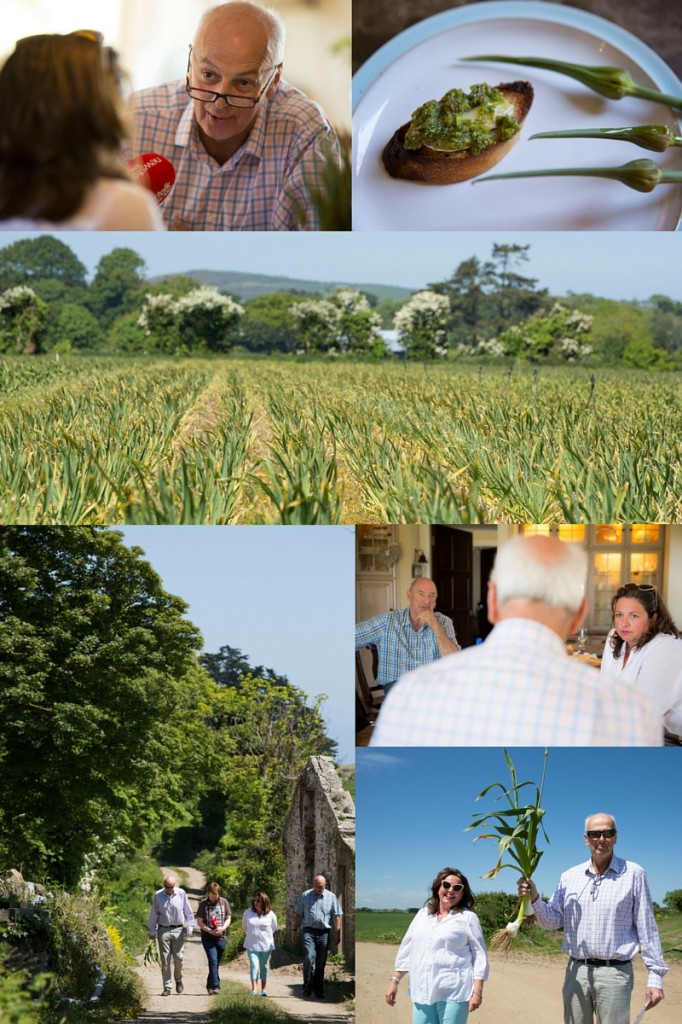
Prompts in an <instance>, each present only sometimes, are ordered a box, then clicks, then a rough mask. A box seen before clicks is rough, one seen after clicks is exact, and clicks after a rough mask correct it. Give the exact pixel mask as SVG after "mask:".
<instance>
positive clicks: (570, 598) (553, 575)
mask: <svg viewBox="0 0 682 1024" xmlns="http://www.w3.org/2000/svg"><path fill="white" fill-rule="evenodd" d="M532 540H533V538H531V537H524V536H522V535H521V534H518V535H517V536H515V537H512V538H511V540H509V541H507V543H506V544H504V545H503V547H501V548H500V549H499V551H498V552H497V555H496V556H495V565H494V567H493V571H492V573H491V574H490V579H491V580H492V581H493V583H494V584H495V588H496V590H497V603H498V606H499V607H502V606H503V605H504V604H505V603H506V602H507V601H510V600H511V599H512V598H515V597H518V598H525V599H526V600H529V601H542V602H543V603H544V604H547V605H549V606H550V607H552V608H563V609H565V610H566V611H567V612H570V613H571V615H575V614H576V612H577V611H578V610H579V608H580V605H581V603H582V600H583V597H584V596H585V582H586V580H587V568H588V561H587V552H586V551H585V550H584V549H583V548H582V547H580V545H578V544H561V545H560V546H559V544H557V555H558V557H556V558H552V559H547V560H546V559H543V558H542V557H538V553H539V552H538V553H536V551H535V549H534V544H533V543H532Z"/></svg>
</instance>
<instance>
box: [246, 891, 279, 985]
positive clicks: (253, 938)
mask: <svg viewBox="0 0 682 1024" xmlns="http://www.w3.org/2000/svg"><path fill="white" fill-rule="evenodd" d="M242 927H243V929H244V948H245V949H246V951H247V953H248V954H249V973H250V975H251V995H252V996H257V995H258V979H259V977H260V994H261V995H262V996H267V992H266V991H265V986H266V985H267V983H268V961H269V960H270V954H271V953H272V951H273V949H274V948H275V932H276V931H277V918H276V917H275V912H274V911H273V910H270V897H269V896H268V894H267V893H266V892H257V893H256V895H255V896H254V898H253V900H252V901H251V906H250V907H249V908H248V909H247V910H245V911H244V914H243V916H242Z"/></svg>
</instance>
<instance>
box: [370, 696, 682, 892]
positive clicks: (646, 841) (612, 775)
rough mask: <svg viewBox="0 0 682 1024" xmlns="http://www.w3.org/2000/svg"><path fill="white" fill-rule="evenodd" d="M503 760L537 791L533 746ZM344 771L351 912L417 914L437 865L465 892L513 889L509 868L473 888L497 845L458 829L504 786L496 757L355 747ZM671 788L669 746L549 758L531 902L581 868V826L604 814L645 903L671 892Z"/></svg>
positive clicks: (674, 762) (674, 800) (538, 759)
mask: <svg viewBox="0 0 682 1024" xmlns="http://www.w3.org/2000/svg"><path fill="white" fill-rule="evenodd" d="M453 700H455V701H456V695H453ZM509 754H510V756H511V758H512V760H513V761H514V764H515V766H516V771H517V777H518V780H519V782H525V781H527V780H531V781H533V782H535V783H538V784H539V782H540V779H541V777H542V763H543V750H542V748H540V747H537V748H532V747H531V748H529V747H526V748H520V749H519V748H517V749H514V748H510V750H509ZM356 764H357V801H356V806H357V817H358V832H357V848H356V868H357V897H356V902H357V906H359V907H363V906H368V907H375V908H382V907H383V908H391V907H397V908H407V907H417V906H421V905H422V903H423V902H424V900H425V899H426V897H427V894H428V889H429V885H430V883H431V881H432V880H433V878H434V877H435V876H436V874H437V873H438V871H440V869H441V868H443V867H448V866H451V867H457V868H459V869H460V870H461V871H463V872H464V874H465V875H466V876H467V877H468V879H469V882H470V884H471V886H472V889H473V890H474V892H475V893H476V892H491V891H494V890H498V891H499V890H504V891H506V892H515V891H516V879H517V875H516V874H515V873H513V872H512V871H510V870H505V871H502V872H501V873H500V874H499V875H498V877H497V878H496V879H493V880H491V881H482V880H481V877H480V876H481V875H483V874H485V873H486V872H487V871H490V869H491V868H492V867H494V865H495V864H496V862H497V844H496V843H495V842H494V841H493V840H490V839H487V840H481V841H480V842H477V843H474V842H473V837H474V835H476V834H477V833H476V832H464V831H463V829H465V828H466V826H467V825H468V824H469V823H470V822H471V820H472V815H473V814H474V813H478V812H479V811H483V812H486V811H488V810H491V809H496V808H497V807H498V806H500V805H499V804H497V803H496V801H495V798H494V794H492V793H491V794H489V795H488V796H487V797H485V798H484V799H483V800H481V801H479V802H476V797H477V796H478V794H479V793H480V792H481V791H482V790H483V789H484V788H485V787H486V786H488V785H490V783H491V782H498V781H499V782H503V783H504V784H505V785H506V784H507V783H508V782H509V773H508V770H507V765H506V763H505V760H504V755H503V753H502V750H500V749H498V748H467V749H462V750H444V749H442V748H425V749H414V748H403V749H398V748H393V749H388V748H381V749H379V748H377V749H376V750H374V749H372V748H369V749H362V750H360V749H358V751H357V757H356ZM679 779H680V754H679V751H678V750H676V749H675V748H672V747H666V748H634V749H613V748H612V749H587V748H572V749H571V748H555V749H550V751H549V757H548V763H547V777H546V781H545V791H544V797H543V801H542V806H543V807H544V808H545V811H546V814H545V819H544V820H545V827H546V829H547V834H548V836H549V839H550V845H549V846H547V845H546V844H545V843H544V840H543V842H542V843H541V844H540V843H539V844H538V845H539V846H540V848H541V849H544V850H545V852H544V853H543V856H542V860H541V861H540V864H539V866H538V870H537V871H536V873H535V881H536V883H537V886H538V888H539V889H540V890H541V892H543V893H544V894H545V895H547V896H549V895H551V893H552V892H553V891H554V888H555V886H556V884H557V882H558V881H559V876H560V874H561V872H562V871H563V870H565V869H566V868H568V867H571V866H572V865H573V864H579V863H580V862H581V861H583V860H587V859H588V856H589V851H588V849H587V847H586V846H585V844H584V840H583V828H584V823H585V818H586V816H587V815H589V814H595V813H597V812H599V811H603V812H605V813H607V814H613V815H615V817H616V819H617V823H618V841H617V843H616V853H618V854H619V856H621V857H623V858H625V859H626V860H633V861H636V862H637V863H639V864H641V865H642V867H644V869H645V870H646V872H647V875H648V878H649V885H650V887H651V892H652V896H653V898H654V900H655V901H656V902H658V903H661V902H662V901H663V897H664V895H665V893H666V892H669V891H671V890H673V889H680V888H682V861H681V860H680V849H681V848H682V819H681V818H680V814H679V811H678V808H679V800H680V787H679ZM528 792H529V794H531V793H532V790H530V788H529V790H528ZM498 793H499V790H498ZM502 806H505V805H504V804H502ZM479 831H481V830H479Z"/></svg>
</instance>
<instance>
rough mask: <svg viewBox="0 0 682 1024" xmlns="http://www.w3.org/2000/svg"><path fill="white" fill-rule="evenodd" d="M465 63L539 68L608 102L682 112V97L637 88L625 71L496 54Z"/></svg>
mask: <svg viewBox="0 0 682 1024" xmlns="http://www.w3.org/2000/svg"><path fill="white" fill-rule="evenodd" d="M462 60H466V61H477V60H480V61H495V62H497V63H501V64H523V65H526V66H527V67H532V68H543V69H544V70H546V71H558V72H559V73H560V74H562V75H568V76H569V77H570V78H575V79H576V80H577V81H578V82H582V84H583V85H586V86H587V88H588V89H592V91H593V92H596V93H598V95H599V96H604V97H606V99H609V100H622V99H623V98H624V97H625V96H636V97H638V98H639V99H643V100H649V101H650V102H652V103H662V104H663V105H664V106H666V107H672V108H673V109H675V110H682V96H671V95H669V94H668V93H664V92H661V91H660V90H659V89H651V88H650V87H649V86H646V85H638V84H637V82H635V81H634V79H633V78H632V75H631V74H630V72H629V71H625V69H624V68H614V67H606V66H599V65H596V66H595V65H590V64H570V63H568V62H567V61H563V60H548V59H546V58H544V57H505V56H501V55H500V54H485V55H483V56H478V57H462Z"/></svg>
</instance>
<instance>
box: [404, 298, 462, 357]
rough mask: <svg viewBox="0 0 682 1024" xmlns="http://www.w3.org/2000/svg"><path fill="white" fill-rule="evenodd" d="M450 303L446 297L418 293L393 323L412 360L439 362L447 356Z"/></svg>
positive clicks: (406, 304)
mask: <svg viewBox="0 0 682 1024" xmlns="http://www.w3.org/2000/svg"><path fill="white" fill-rule="evenodd" d="M449 316H450V303H449V301H448V299H447V298H446V296H445V295H437V294H436V293H435V292H429V291H425V292H417V293H416V294H415V295H413V296H412V298H411V299H410V301H409V302H406V303H405V305H404V306H402V308H401V309H399V310H398V312H397V313H396V315H395V320H394V321H393V323H394V326H395V329H396V330H397V331H398V332H399V334H400V337H401V340H402V342H403V344H404V345H405V348H406V349H407V353H408V356H410V357H412V358H414V359H435V358H436V356H437V355H443V354H444V351H445V349H444V347H443V346H444V343H445V340H446V329H447V323H448V319H449Z"/></svg>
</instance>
